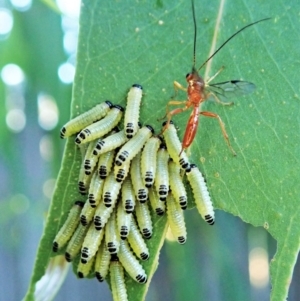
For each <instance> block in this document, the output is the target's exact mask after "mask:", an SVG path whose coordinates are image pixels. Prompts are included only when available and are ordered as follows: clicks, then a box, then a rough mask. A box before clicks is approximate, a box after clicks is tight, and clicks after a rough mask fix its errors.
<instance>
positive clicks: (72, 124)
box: [60, 100, 113, 138]
mask: <svg viewBox="0 0 300 301" xmlns="http://www.w3.org/2000/svg"><path fill="white" fill-rule="evenodd" d="M112 106H113V104H112V103H111V102H110V101H109V100H107V101H105V102H103V103H100V104H98V105H96V106H95V107H93V108H92V109H90V110H88V111H87V112H85V113H83V114H80V115H79V116H77V117H75V118H73V119H71V120H70V121H69V122H67V123H66V124H65V125H64V126H63V127H62V129H61V131H60V138H67V137H69V136H71V135H74V134H77V133H78V132H80V131H81V130H82V129H84V128H85V127H87V126H88V125H90V124H92V123H94V122H95V121H97V120H100V119H101V118H103V117H104V116H105V115H106V114H107V112H108V111H109V110H110V109H111V108H112Z"/></svg>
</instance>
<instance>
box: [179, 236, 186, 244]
mask: <svg viewBox="0 0 300 301" xmlns="http://www.w3.org/2000/svg"><path fill="white" fill-rule="evenodd" d="M177 240H178V242H179V243H180V244H184V243H185V242H186V239H185V237H184V236H179V237H178V238H177Z"/></svg>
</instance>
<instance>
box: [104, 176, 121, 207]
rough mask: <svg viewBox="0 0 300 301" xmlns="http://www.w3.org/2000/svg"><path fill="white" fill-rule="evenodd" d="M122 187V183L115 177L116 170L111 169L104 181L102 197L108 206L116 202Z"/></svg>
mask: <svg viewBox="0 0 300 301" xmlns="http://www.w3.org/2000/svg"><path fill="white" fill-rule="evenodd" d="M120 189H121V183H120V182H118V181H117V180H116V179H115V176H114V172H113V171H111V172H110V173H109V175H108V176H107V178H106V179H105V182H104V187H103V191H102V199H103V202H104V204H105V206H106V207H110V206H111V205H112V203H115V202H116V200H117V198H118V195H119V192H120Z"/></svg>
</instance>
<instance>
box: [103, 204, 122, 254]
mask: <svg viewBox="0 0 300 301" xmlns="http://www.w3.org/2000/svg"><path fill="white" fill-rule="evenodd" d="M120 239H121V237H120V233H119V232H118V227H117V216H116V210H114V211H113V212H112V214H111V215H110V217H109V219H108V221H107V223H106V226H105V244H106V247H107V249H108V251H109V252H110V253H111V254H116V253H117V252H118V251H119V246H120Z"/></svg>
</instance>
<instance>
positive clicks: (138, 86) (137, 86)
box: [132, 84, 143, 90]
mask: <svg viewBox="0 0 300 301" xmlns="http://www.w3.org/2000/svg"><path fill="white" fill-rule="evenodd" d="M132 87H133V88H138V89H141V90H143V87H142V86H141V85H139V84H133V85H132Z"/></svg>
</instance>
